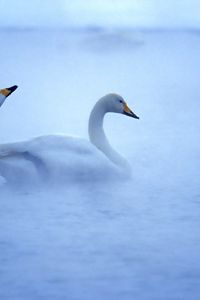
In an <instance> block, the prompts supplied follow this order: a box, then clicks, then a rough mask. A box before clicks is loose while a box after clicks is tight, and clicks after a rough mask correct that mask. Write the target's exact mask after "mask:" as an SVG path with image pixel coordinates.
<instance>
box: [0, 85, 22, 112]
mask: <svg viewBox="0 0 200 300" xmlns="http://www.w3.org/2000/svg"><path fill="white" fill-rule="evenodd" d="M17 88H18V86H17V85H13V86H11V87H9V88H5V89H0V107H1V106H2V104H3V103H4V101H5V100H6V98H7V97H8V96H10V95H11V94H12V93H13V92H14V91H15V90H16V89H17Z"/></svg>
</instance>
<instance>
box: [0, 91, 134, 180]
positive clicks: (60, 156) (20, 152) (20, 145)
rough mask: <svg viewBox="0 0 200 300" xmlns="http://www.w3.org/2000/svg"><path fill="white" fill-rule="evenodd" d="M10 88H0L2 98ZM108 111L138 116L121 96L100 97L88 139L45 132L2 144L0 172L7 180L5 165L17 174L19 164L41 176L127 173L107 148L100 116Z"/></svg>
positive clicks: (77, 176)
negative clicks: (111, 171) (31, 137)
mask: <svg viewBox="0 0 200 300" xmlns="http://www.w3.org/2000/svg"><path fill="white" fill-rule="evenodd" d="M14 87H15V88H14ZM14 87H13V88H10V89H4V90H0V93H1V94H2V95H4V97H6V96H8V95H9V94H7V91H11V92H13V91H14V89H16V86H14ZM4 100H5V99H4ZM108 112H114V113H120V114H124V115H127V116H130V117H133V118H135V119H139V118H138V117H137V116H136V115H135V114H134V113H133V112H132V111H131V110H130V108H129V107H128V105H127V103H126V102H125V101H124V99H123V98H122V97H121V96H119V95H117V94H114V93H112V94H108V95H106V96H104V97H102V98H101V99H100V100H99V101H98V102H97V103H96V104H95V106H94V108H93V109H92V111H91V114H90V117H89V126H88V132H89V138H90V141H87V140H84V139H81V138H75V137H70V136H64V135H48V136H41V137H37V138H34V139H32V140H28V141H23V142H17V143H9V144H2V145H0V175H2V176H3V177H4V178H7V180H9V178H10V176H11V174H13V172H10V171H9V172H8V170H9V168H10V167H12V168H13V166H14V170H15V172H14V173H16V170H18V173H21V172H22V169H23V168H22V167H21V168H20V170H19V167H20V166H22V165H23V164H25V168H26V169H27V170H28V172H32V171H33V172H34V174H35V172H36V173H39V174H42V175H43V176H44V177H48V176H49V175H55V176H56V177H57V176H59V174H61V173H62V172H63V173H65V175H66V176H64V177H67V178H68V179H77V178H81V179H85V178H87V177H90V178H91V179H93V178H94V176H98V177H102V176H103V177H104V176H105V177H106V176H107V175H108V173H109V170H110V169H115V170H116V169H118V170H123V172H127V171H128V169H129V164H128V163H127V161H126V160H125V159H124V158H123V157H122V156H121V155H120V154H119V153H117V152H116V151H115V150H114V149H113V148H112V147H111V145H110V144H109V142H108V140H107V138H106V136H105V133H104V130H103V120H104V116H105V114H106V113H108ZM114 166H115V167H114ZM31 170H32V171H31ZM107 172H108V173H107ZM50 173H51V174H50ZM18 175H19V174H18ZM18 175H17V176H18ZM13 176H14V175H13ZM28 176H29V174H28ZM65 179H66V178H65Z"/></svg>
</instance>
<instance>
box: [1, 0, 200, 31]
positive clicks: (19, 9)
mask: <svg viewBox="0 0 200 300" xmlns="http://www.w3.org/2000/svg"><path fill="white" fill-rule="evenodd" d="M0 18H1V26H20V27H21V26H22V27H27V26H29V27H30V26H31V27H32V26H34V27H35V26H51V27H54V26H68V25H75V26H76V25H77V26H80V25H91V24H92V25H108V26H122V25H123V26H151V27H157V26H158V27H200V1H199V0H74V1H72V0H56V1H55V0H43V1H41V0H34V1H27V0H0Z"/></svg>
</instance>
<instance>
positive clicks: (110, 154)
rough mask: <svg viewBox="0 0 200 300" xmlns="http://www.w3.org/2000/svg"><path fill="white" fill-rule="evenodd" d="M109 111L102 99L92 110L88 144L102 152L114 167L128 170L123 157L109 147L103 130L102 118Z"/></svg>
mask: <svg viewBox="0 0 200 300" xmlns="http://www.w3.org/2000/svg"><path fill="white" fill-rule="evenodd" d="M109 111H110V110H109V107H107V106H106V103H105V102H104V99H103V98H102V99H100V100H99V101H98V102H97V103H96V105H95V106H94V108H93V109H92V111H91V114H90V118H89V127H88V132H89V138H90V142H91V143H92V144H93V145H94V146H96V147H97V148H98V149H99V150H100V151H102V152H103V153H104V154H105V155H106V156H107V158H108V159H109V160H110V161H112V162H113V163H114V164H115V165H117V166H118V167H120V168H122V169H127V168H129V164H128V163H127V161H126V160H125V158H124V157H122V156H121V155H120V154H119V153H118V152H117V151H115V150H114V149H113V148H112V147H111V145H110V143H109V141H108V140H107V138H106V135H105V132H104V129H103V121H104V116H105V114H106V113H107V112H109Z"/></svg>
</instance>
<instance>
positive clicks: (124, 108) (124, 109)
mask: <svg viewBox="0 0 200 300" xmlns="http://www.w3.org/2000/svg"><path fill="white" fill-rule="evenodd" d="M104 100H105V101H106V106H107V111H108V112H114V113H119V114H124V115H126V116H128V117H132V118H134V119H139V117H138V116H137V115H136V114H135V113H134V112H133V111H132V110H131V109H130V108H129V107H128V104H127V103H126V101H125V100H124V99H123V98H122V96H120V95H118V94H114V93H111V94H108V95H106V96H104Z"/></svg>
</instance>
